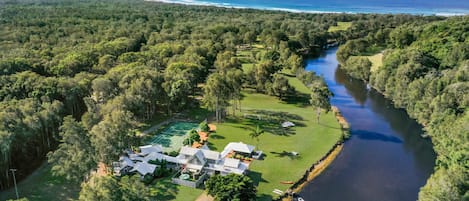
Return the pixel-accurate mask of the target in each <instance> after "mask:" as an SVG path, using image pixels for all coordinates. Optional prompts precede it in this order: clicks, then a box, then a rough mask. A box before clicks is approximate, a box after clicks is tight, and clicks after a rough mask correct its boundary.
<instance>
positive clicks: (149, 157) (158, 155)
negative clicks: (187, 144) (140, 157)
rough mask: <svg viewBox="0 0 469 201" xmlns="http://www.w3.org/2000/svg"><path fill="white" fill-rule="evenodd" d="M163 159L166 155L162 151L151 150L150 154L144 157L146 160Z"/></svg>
mask: <svg viewBox="0 0 469 201" xmlns="http://www.w3.org/2000/svg"><path fill="white" fill-rule="evenodd" d="M163 159H164V155H163V154H161V153H157V152H151V153H150V154H148V155H147V156H145V157H144V160H145V161H146V162H148V161H155V160H163Z"/></svg>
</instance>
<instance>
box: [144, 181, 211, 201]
mask: <svg viewBox="0 0 469 201" xmlns="http://www.w3.org/2000/svg"><path fill="white" fill-rule="evenodd" d="M149 188H150V192H151V193H152V194H153V195H156V199H157V200H158V201H165V200H176V201H188V200H195V199H196V198H197V197H199V196H200V195H201V194H202V192H203V190H201V189H194V188H189V187H185V186H180V185H177V184H173V183H172V182H171V178H170V177H166V178H164V179H159V180H156V181H155V182H154V183H153V184H152V185H151V186H150V187H149Z"/></svg>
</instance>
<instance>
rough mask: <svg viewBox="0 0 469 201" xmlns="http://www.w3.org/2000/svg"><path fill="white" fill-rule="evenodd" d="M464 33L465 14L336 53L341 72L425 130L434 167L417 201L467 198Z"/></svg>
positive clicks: (375, 35) (468, 85)
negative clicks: (381, 96)
mask: <svg viewBox="0 0 469 201" xmlns="http://www.w3.org/2000/svg"><path fill="white" fill-rule="evenodd" d="M468 30H469V16H460V17H451V18H449V19H446V20H442V21H437V22H431V23H424V24H421V23H415V22H408V23H405V24H403V25H401V26H398V27H396V28H395V29H393V30H389V31H385V30H383V29H379V30H377V31H375V32H372V33H370V34H369V35H368V36H366V37H363V38H360V39H355V40H350V41H347V43H346V44H345V45H343V46H341V47H340V48H339V50H338V52H337V58H338V60H339V61H340V63H341V68H343V69H345V70H346V71H347V72H348V73H349V74H350V75H351V76H352V77H355V78H358V79H361V80H364V81H365V82H368V83H369V84H370V85H371V86H372V87H373V88H375V89H376V90H378V91H379V92H381V93H383V94H384V95H385V96H386V97H388V98H390V99H392V100H393V102H394V105H395V106H396V107H399V108H404V109H406V111H407V112H408V113H409V115H410V116H411V117H413V118H415V119H416V120H417V121H418V122H420V123H421V124H422V125H424V126H425V130H426V132H427V134H425V135H424V136H426V135H428V136H430V137H431V139H432V142H433V144H434V149H435V152H436V153H437V161H436V162H437V163H436V164H437V165H436V167H435V173H434V174H433V175H432V176H431V177H430V179H429V180H428V181H427V184H426V185H425V186H424V187H423V188H422V189H421V191H420V193H419V200H421V201H427V200H467V199H469V183H468V181H469V163H468V161H469V127H468V122H469V108H468V106H469V32H468ZM380 52H382V53H380ZM372 55H373V56H372ZM370 59H372V60H374V61H373V62H372V61H370ZM372 64H374V66H373V65H372Z"/></svg>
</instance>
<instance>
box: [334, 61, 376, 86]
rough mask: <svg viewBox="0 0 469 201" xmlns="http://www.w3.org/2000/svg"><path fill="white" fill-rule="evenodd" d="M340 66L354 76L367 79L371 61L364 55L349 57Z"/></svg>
mask: <svg viewBox="0 0 469 201" xmlns="http://www.w3.org/2000/svg"><path fill="white" fill-rule="evenodd" d="M341 68H342V69H344V70H346V71H347V73H348V74H349V75H350V76H352V77H354V78H357V79H360V80H364V81H368V79H369V78H370V74H371V72H370V68H371V61H370V60H369V59H367V58H365V57H349V58H348V59H347V61H346V62H345V64H344V65H343V66H341Z"/></svg>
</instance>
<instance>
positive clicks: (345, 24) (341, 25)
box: [327, 22, 352, 32]
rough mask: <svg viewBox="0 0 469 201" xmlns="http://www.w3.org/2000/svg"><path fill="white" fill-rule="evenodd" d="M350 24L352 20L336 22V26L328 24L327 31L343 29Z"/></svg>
mask: <svg viewBox="0 0 469 201" xmlns="http://www.w3.org/2000/svg"><path fill="white" fill-rule="evenodd" d="M350 26H352V22H337V26H330V27H329V30H327V31H328V32H335V31H345V30H347V29H348V28H349V27H350Z"/></svg>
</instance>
